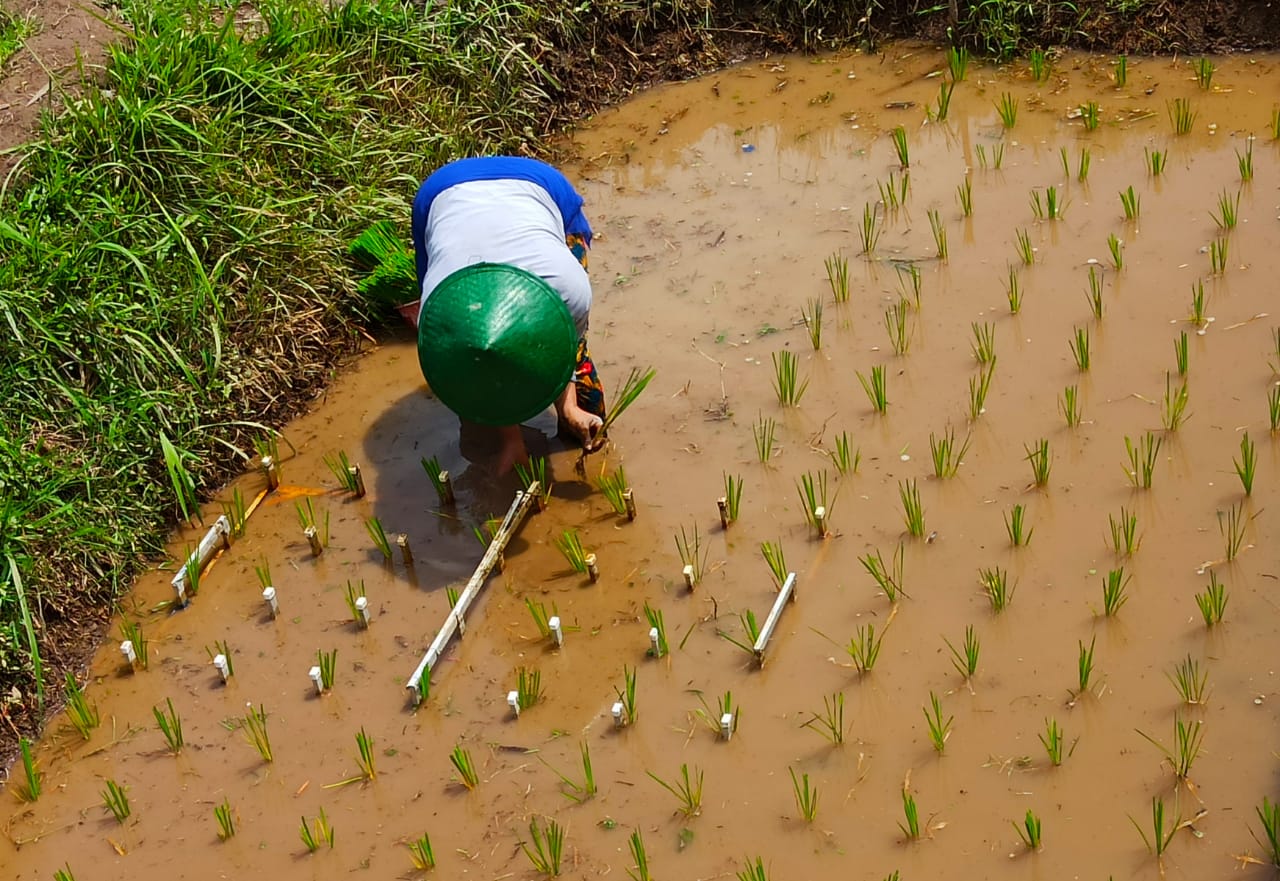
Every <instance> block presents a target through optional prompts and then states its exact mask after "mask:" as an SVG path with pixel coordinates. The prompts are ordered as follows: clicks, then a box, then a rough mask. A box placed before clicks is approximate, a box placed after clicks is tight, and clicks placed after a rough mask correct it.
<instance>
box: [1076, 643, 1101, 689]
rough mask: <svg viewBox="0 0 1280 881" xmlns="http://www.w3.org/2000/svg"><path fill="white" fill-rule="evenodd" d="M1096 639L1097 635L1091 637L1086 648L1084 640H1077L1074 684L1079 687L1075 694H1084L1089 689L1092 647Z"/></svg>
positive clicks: (1091, 676) (1091, 671)
mask: <svg viewBox="0 0 1280 881" xmlns="http://www.w3.org/2000/svg"><path fill="white" fill-rule="evenodd" d="M1097 641H1098V637H1097V636H1094V637H1092V638H1091V639H1090V640H1089V647H1088V648H1087V649H1086V648H1085V647H1084V640H1079V644H1080V652H1079V655H1078V657H1077V658H1076V684H1077V686H1078V687H1079V690H1078V691H1077V692H1076V693H1077V694H1084V693H1086V692H1087V691H1088V690H1089V681H1090V680H1091V679H1092V678H1093V647H1094V644H1095V643H1097Z"/></svg>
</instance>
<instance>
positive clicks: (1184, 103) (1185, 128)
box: [1166, 98, 1199, 135]
mask: <svg viewBox="0 0 1280 881" xmlns="http://www.w3.org/2000/svg"><path fill="white" fill-rule="evenodd" d="M1166 107H1167V109H1168V111H1169V121H1170V122H1171V123H1172V124H1173V133H1174V134H1175V135H1189V134H1191V130H1192V129H1193V128H1194V127H1195V124H1196V117H1197V116H1198V115H1199V114H1198V113H1197V112H1196V111H1195V110H1194V109H1192V107H1191V101H1190V100H1189V99H1187V98H1174V99H1173V100H1172V101H1170V102H1168V104H1167V105H1166Z"/></svg>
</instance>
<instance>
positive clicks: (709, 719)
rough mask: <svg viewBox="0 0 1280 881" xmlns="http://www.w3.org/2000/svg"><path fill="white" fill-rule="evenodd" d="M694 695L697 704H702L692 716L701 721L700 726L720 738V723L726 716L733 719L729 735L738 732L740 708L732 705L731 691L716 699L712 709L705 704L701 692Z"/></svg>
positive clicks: (722, 730)
mask: <svg viewBox="0 0 1280 881" xmlns="http://www.w3.org/2000/svg"><path fill="white" fill-rule="evenodd" d="M695 693H696V694H697V695H698V702H699V703H700V704H702V706H701V707H699V708H697V709H695V710H694V711H693V714H694V716H696V717H697V718H698V719H700V720H702V724H703V725H706V726H707V728H708V729H709V730H710V731H711V732H712V733H713V734H717V735H720V736H723V735H724V728H723V727H721V724H720V722H721V719H723V718H724V716H725V715H726V714H727V715H730V716H732V717H733V727H732V728H731V729H730V733H732V732H733V731H737V730H738V716H739V715H740V713H741V710H742V708H741V707H740V706H737V705H735V704H734V702H733V692H732V691H726V692H725V693H724V694H723V695H721V696H720V697H718V698H716V705H715V707H714V708H713V707H711V706H710V705H709V704H708V703H707V701H706V698H704V697H703V696H702V692H700V691H698V692H695Z"/></svg>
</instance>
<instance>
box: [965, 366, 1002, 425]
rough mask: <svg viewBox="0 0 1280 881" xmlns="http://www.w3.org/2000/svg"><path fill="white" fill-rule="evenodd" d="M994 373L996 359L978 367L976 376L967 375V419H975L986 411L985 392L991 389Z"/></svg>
mask: <svg viewBox="0 0 1280 881" xmlns="http://www.w3.org/2000/svg"><path fill="white" fill-rule="evenodd" d="M995 374H996V359H995V358H992V359H991V360H990V361H989V362H987V364H986V366H984V367H981V368H979V370H978V375H977V376H971V377H969V420H970V421H977V419H978V417H979V416H981V415H982V414H983V413H985V412H987V393H988V392H990V391H991V379H992V377H994V376H995Z"/></svg>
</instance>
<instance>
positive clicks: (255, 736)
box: [240, 674, 425, 762]
mask: <svg viewBox="0 0 1280 881" xmlns="http://www.w3.org/2000/svg"><path fill="white" fill-rule="evenodd" d="M424 677H425V674H424ZM240 728H241V730H243V731H244V736H245V739H246V740H248V741H249V743H250V744H251V745H252V746H253V748H254V749H256V750H257V751H258V755H259V756H261V757H262V761H264V762H271V761H273V760H274V759H275V754H274V753H273V752H272V750H271V737H270V736H269V735H268V733H267V711H266V710H265V709H263V707H262V705H261V704H259V705H258V708H257V709H256V710H255V709H254V708H253V704H249V708H248V710H246V711H245V714H244V719H243V721H242V722H241V723H240Z"/></svg>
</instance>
